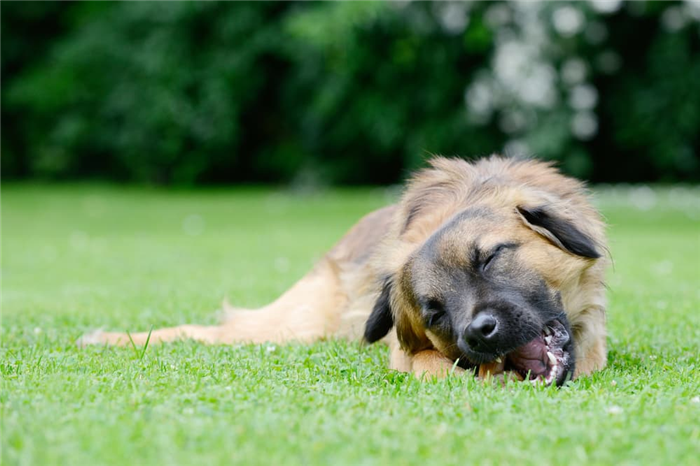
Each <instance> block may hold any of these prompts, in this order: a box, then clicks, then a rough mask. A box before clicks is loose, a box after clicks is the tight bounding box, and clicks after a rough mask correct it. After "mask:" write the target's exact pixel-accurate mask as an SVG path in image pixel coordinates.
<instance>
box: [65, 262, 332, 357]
mask: <svg viewBox="0 0 700 466" xmlns="http://www.w3.org/2000/svg"><path fill="white" fill-rule="evenodd" d="M344 304H345V303H344V300H343V296H342V293H341V292H340V286H339V281H338V274H337V271H336V269H335V267H334V266H333V264H332V263H331V262H330V261H328V260H324V261H321V262H320V263H319V264H317V265H316V267H315V268H314V269H313V270H312V271H311V272H309V273H308V274H307V275H306V276H305V277H304V278H302V279H301V280H300V281H299V282H297V283H296V284H295V285H294V286H293V287H292V288H290V289H289V290H287V292H285V293H284V294H283V295H282V296H280V298H279V299H277V300H276V301H275V302H273V303H272V304H270V305H268V306H265V307H264V308H262V309H258V310H233V311H231V312H229V314H228V316H227V318H226V320H225V322H223V323H222V324H221V325H215V326H200V325H180V326H177V327H169V328H162V329H157V330H153V331H152V332H150V340H149V332H138V333H132V334H128V333H126V332H102V331H96V332H93V333H90V334H88V335H85V336H83V337H82V338H80V340H78V345H79V346H84V345H89V344H110V345H117V346H126V345H129V344H131V341H133V342H134V343H135V344H138V345H143V344H145V343H146V341H147V340H148V341H149V344H150V343H161V342H168V341H175V340H182V339H193V340H197V341H199V342H202V343H209V344H216V343H222V344H230V343H262V342H278V343H281V342H285V341H300V342H311V341H315V340H318V339H321V338H323V337H325V336H328V335H331V334H332V333H333V332H334V331H335V330H336V328H337V325H338V322H339V319H340V312H341V311H342V308H343V306H344Z"/></svg>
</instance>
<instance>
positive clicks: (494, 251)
mask: <svg viewBox="0 0 700 466" xmlns="http://www.w3.org/2000/svg"><path fill="white" fill-rule="evenodd" d="M516 246H517V245H516V244H514V243H504V244H499V245H498V246H496V247H495V248H493V249H492V250H491V252H490V253H489V255H488V256H487V257H486V259H485V260H484V261H483V262H482V263H481V270H482V272H486V271H487V270H488V268H489V266H490V265H491V264H492V263H493V261H494V259H496V258H497V257H498V256H499V255H500V254H501V252H503V250H505V249H510V248H514V247H516Z"/></svg>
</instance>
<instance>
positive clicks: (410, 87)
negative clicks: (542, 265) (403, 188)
mask: <svg viewBox="0 0 700 466" xmlns="http://www.w3.org/2000/svg"><path fill="white" fill-rule="evenodd" d="M0 8H1V9H2V77H3V82H2V118H3V132H2V152H3V157H2V176H3V178H5V179H7V178H27V177H44V178H62V179H71V178H85V177H91V178H94V177H100V178H109V179H115V180H123V181H142V182H150V183H163V184H193V183H203V182H231V181H256V182H279V181H282V182H297V183H307V184H308V183H312V184H313V183H389V182H395V181H398V180H399V179H400V178H401V177H402V176H403V175H404V174H405V172H406V171H407V170H409V169H412V168H415V167H416V166H419V165H421V164H422V163H423V160H424V159H425V158H426V157H427V156H428V155H429V153H443V154H447V155H453V154H461V155H465V156H478V155H483V154H487V153H491V152H505V153H507V154H520V153H524V154H527V155H536V156H538V157H542V158H546V159H551V160H555V161H557V162H558V163H560V165H561V166H562V167H563V168H564V170H565V171H567V172H569V173H571V174H573V175H577V176H582V177H588V178H590V179H591V180H593V181H610V182H612V181H659V180H663V181H673V180H693V181H697V180H700V162H699V160H698V151H699V148H700V136H699V135H700V86H698V85H697V84H696V82H699V81H700V6H698V5H697V3H694V2H634V3H622V2H617V1H612V0H607V1H599V0H596V1H592V2H586V3H584V2H556V3H549V2H542V3H522V2H488V3H487V2H431V3H421V2H415V3H413V2H411V3H403V2H401V3H386V2H376V3H375V2H327V3H326V2H300V3H286V2H285V3H283V2H279V3H270V2H260V3H258V2H234V3H227V2H176V3H161V2H138V3H131V2H125V3H111V2H106V3H102V2H79V3H34V2H9V3H8V2H3V3H2V4H1V5H0ZM641 31H643V33H641Z"/></svg>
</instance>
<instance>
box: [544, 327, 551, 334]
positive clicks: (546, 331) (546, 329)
mask: <svg viewBox="0 0 700 466" xmlns="http://www.w3.org/2000/svg"><path fill="white" fill-rule="evenodd" d="M544 333H545V335H551V334H552V331H551V330H550V329H549V327H547V326H545V327H544Z"/></svg>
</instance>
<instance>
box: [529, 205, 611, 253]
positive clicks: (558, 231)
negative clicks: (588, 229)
mask: <svg viewBox="0 0 700 466" xmlns="http://www.w3.org/2000/svg"><path fill="white" fill-rule="evenodd" d="M517 209H518V213H519V214H520V217H521V218H522V219H523V221H524V222H525V224H526V225H527V226H529V227H530V228H532V229H533V230H534V231H536V232H537V233H539V234H540V235H542V236H544V237H545V238H547V239H548V240H549V241H551V242H552V243H554V244H555V245H556V246H558V247H560V248H561V249H564V250H565V251H568V252H570V253H572V254H576V255H577V256H581V257H585V258H588V259H598V258H599V257H600V253H599V252H598V250H597V249H596V245H595V242H594V241H593V239H591V238H590V237H589V236H588V235H586V234H585V233H584V232H582V231H581V230H580V229H579V228H577V227H576V225H574V223H573V222H571V221H569V220H566V219H564V218H561V217H559V216H557V215H556V214H554V213H552V212H551V211H550V210H549V209H548V208H547V207H544V206H539V207H524V206H518V207H517Z"/></svg>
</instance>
